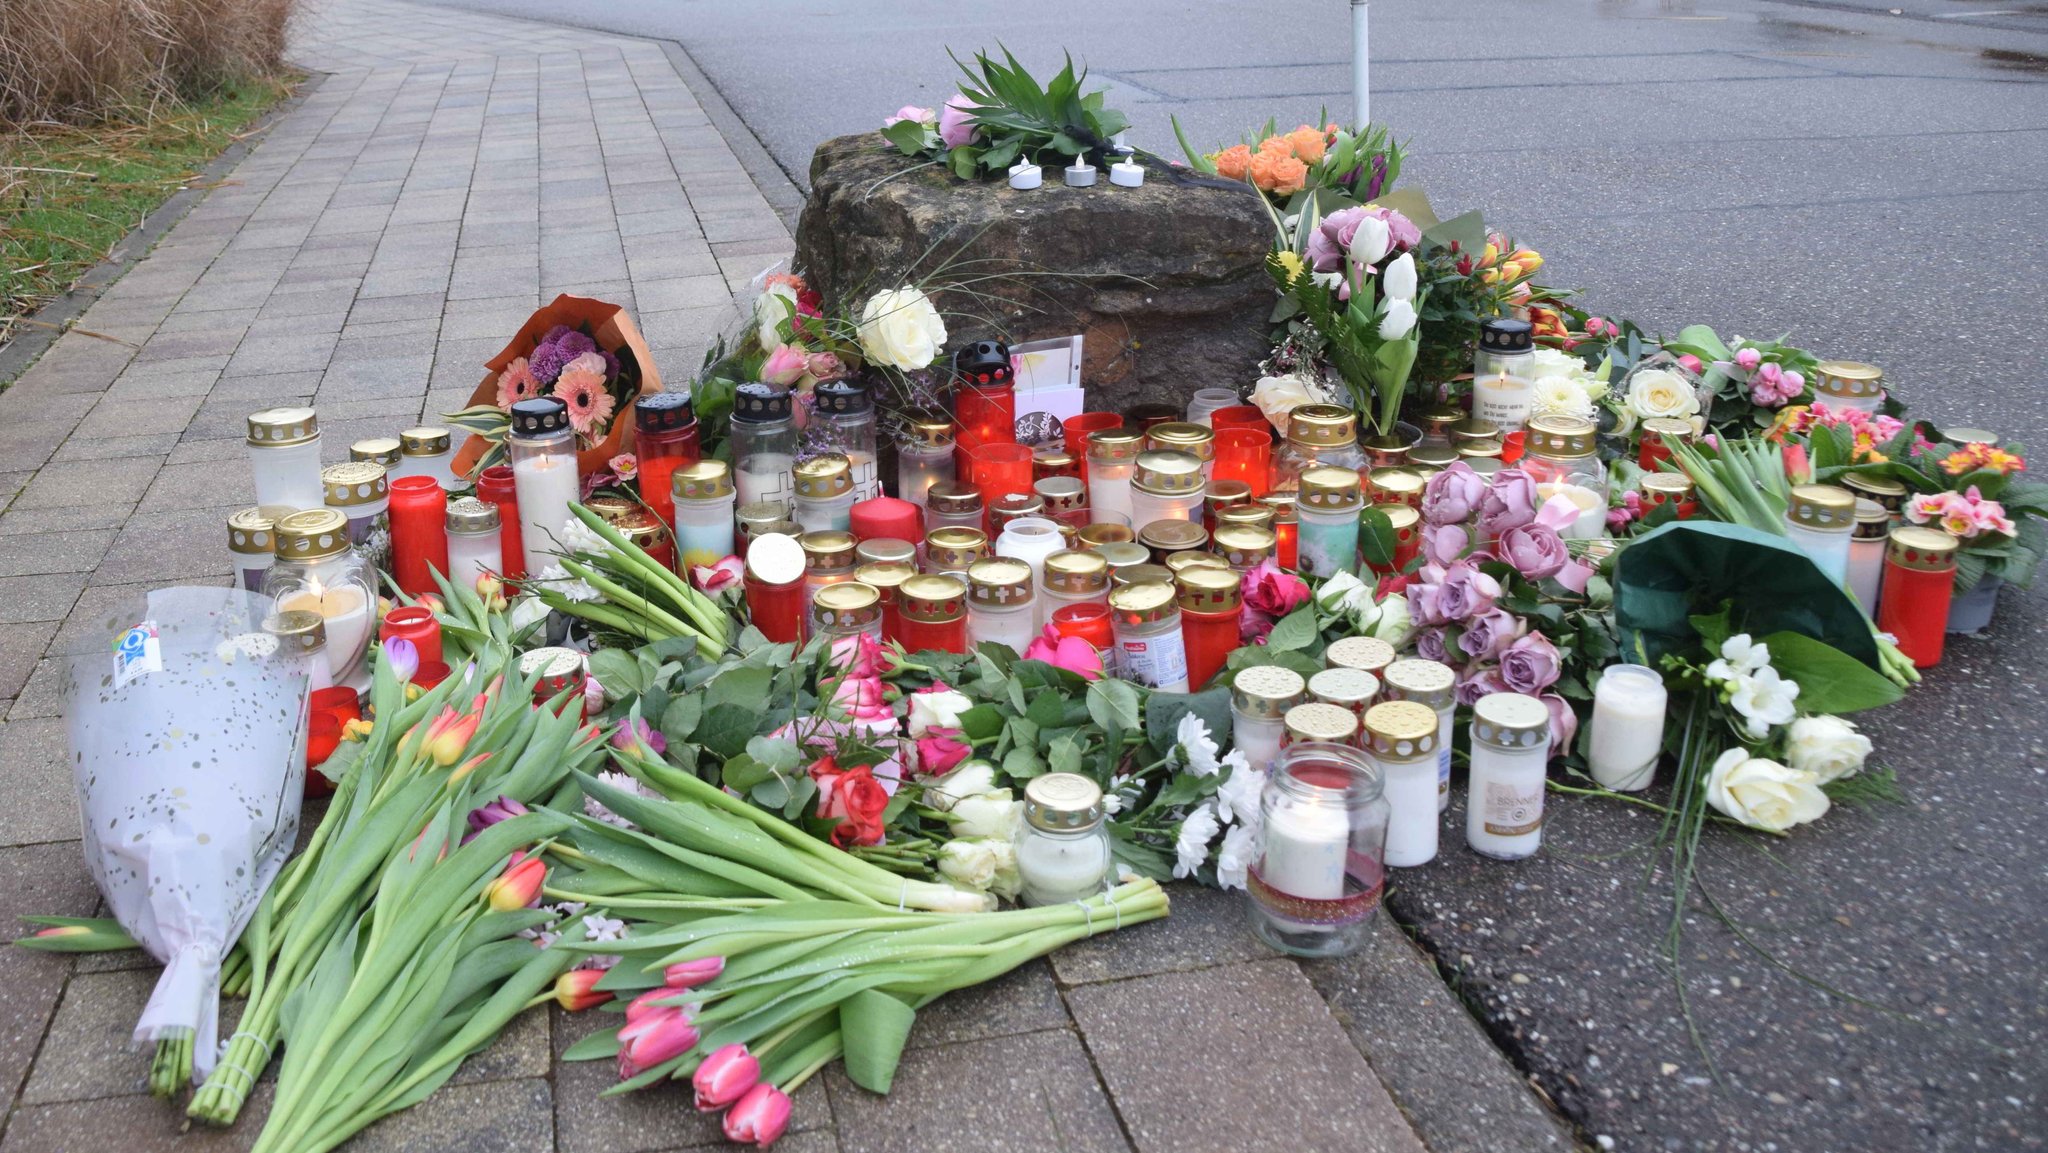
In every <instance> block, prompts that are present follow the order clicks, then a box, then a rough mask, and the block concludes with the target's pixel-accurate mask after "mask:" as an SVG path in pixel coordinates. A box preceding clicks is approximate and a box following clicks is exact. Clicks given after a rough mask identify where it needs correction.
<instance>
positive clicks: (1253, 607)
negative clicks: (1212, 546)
mask: <svg viewBox="0 0 2048 1153" xmlns="http://www.w3.org/2000/svg"><path fill="white" fill-rule="evenodd" d="M1243 589H1244V613H1243V615H1241V616H1239V617H1238V636H1239V638H1240V639H1242V640H1243V641H1244V643H1246V644H1251V645H1262V644H1265V643H1266V634H1268V633H1270V632H1272V631H1273V626H1274V625H1276V624H1278V623H1280V618H1281V617H1284V616H1286V615H1287V614H1288V613H1291V612H1293V611H1294V610H1295V609H1298V608H1300V607H1301V606H1302V605H1305V604H1307V603H1308V598H1309V588H1308V582H1307V581H1305V580H1302V579H1301V578H1300V577H1298V576H1295V575H1294V574H1293V573H1291V572H1288V571H1286V570H1285V569H1282V568H1281V567H1280V566H1279V565H1277V564H1274V563H1273V561H1272V558H1270V557H1269V558H1267V559H1266V560H1263V561H1260V562H1259V563H1258V565H1257V566H1256V567H1254V568H1253V569H1251V570H1250V571H1249V572H1247V573H1245V574H1244V584H1243Z"/></svg>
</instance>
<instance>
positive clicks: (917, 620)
mask: <svg viewBox="0 0 2048 1153" xmlns="http://www.w3.org/2000/svg"><path fill="white" fill-rule="evenodd" d="M896 613H897V624H896V631H897V637H896V639H897V641H898V643H900V644H902V646H903V648H904V649H905V651H907V652H913V653H922V652H942V653H964V652H966V651H967V582H966V581H964V580H961V579H960V578H959V577H957V576H954V575H952V574H951V573H928V574H925V575H923V576H914V577H911V578H910V579H909V580H906V581H904V582H903V584H902V585H901V586H899V587H898V589H897V592H896Z"/></svg>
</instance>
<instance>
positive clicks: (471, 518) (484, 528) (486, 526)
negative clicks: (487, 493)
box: [448, 496, 502, 536]
mask: <svg viewBox="0 0 2048 1153" xmlns="http://www.w3.org/2000/svg"><path fill="white" fill-rule="evenodd" d="M500 527H502V521H501V519H500V517H499V515H498V506H497V505H494V504H492V503H491V502H490V501H487V500H478V499H477V498H475V497H473V496H466V497H463V498H462V499H461V500H453V501H449V502H448V531H449V532H451V533H455V534H456V535H458V536H474V535H477V534H480V533H487V532H497V531H498V529H499V528H500Z"/></svg>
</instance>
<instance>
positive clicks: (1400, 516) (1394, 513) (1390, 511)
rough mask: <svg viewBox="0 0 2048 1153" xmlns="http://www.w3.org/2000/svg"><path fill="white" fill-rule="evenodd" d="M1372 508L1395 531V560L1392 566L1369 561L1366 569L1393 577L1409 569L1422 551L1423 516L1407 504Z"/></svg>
mask: <svg viewBox="0 0 2048 1153" xmlns="http://www.w3.org/2000/svg"><path fill="white" fill-rule="evenodd" d="M1372 507H1373V510H1374V511H1375V512H1377V513H1379V514H1380V515H1381V516H1383V517H1386V518H1387V528H1388V529H1390V530H1392V531H1393V534H1394V559H1393V563H1391V564H1380V563H1378V562H1377V561H1372V560H1368V561H1367V562H1366V567H1367V568H1369V569H1371V570H1372V571H1373V573H1375V574H1376V575H1378V576H1391V575H1393V574H1394V573H1397V572H1401V571H1403V570H1405V569H1407V567H1408V565H1409V564H1410V563H1411V562H1413V561H1414V560H1415V554H1417V553H1418V552H1421V551H1422V514H1421V513H1419V512H1417V511H1416V510H1414V509H1412V508H1409V507H1408V506H1407V505H1405V504H1376V505H1374V506H1372Z"/></svg>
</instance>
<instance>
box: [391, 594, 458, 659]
mask: <svg viewBox="0 0 2048 1153" xmlns="http://www.w3.org/2000/svg"><path fill="white" fill-rule="evenodd" d="M377 639H378V640H379V641H401V640H402V641H405V642H406V643H408V644H410V645H412V647H413V651H414V652H415V653H417V654H418V655H419V659H420V664H422V665H426V664H431V663H433V662H435V661H439V660H441V659H442V657H443V656H445V655H446V654H445V652H444V651H443V648H442V644H441V618H439V617H437V616H435V615H434V610H432V609H430V608H428V607H427V606H425V605H420V604H412V605H399V606H398V607H397V608H395V609H392V610H391V611H390V612H388V613H385V614H384V620H383V622H382V623H381V624H379V625H378V626H377Z"/></svg>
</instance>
